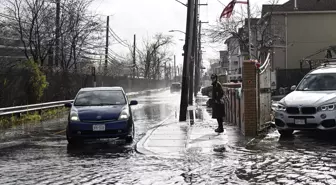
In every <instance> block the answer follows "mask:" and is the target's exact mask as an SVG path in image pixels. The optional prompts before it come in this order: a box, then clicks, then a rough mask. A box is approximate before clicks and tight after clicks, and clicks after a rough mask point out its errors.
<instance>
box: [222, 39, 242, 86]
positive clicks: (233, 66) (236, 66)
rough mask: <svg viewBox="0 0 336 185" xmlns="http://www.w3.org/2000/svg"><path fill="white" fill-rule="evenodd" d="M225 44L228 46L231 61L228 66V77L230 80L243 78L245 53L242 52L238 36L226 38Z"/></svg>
mask: <svg viewBox="0 0 336 185" xmlns="http://www.w3.org/2000/svg"><path fill="white" fill-rule="evenodd" d="M225 44H226V45H227V48H228V53H229V56H228V61H229V68H228V79H229V80H238V79H241V78H242V73H241V69H242V64H243V63H242V62H243V59H244V57H243V55H242V54H241V50H240V49H241V48H240V46H241V44H240V40H239V38H238V36H232V37H230V38H228V39H226V41H225Z"/></svg>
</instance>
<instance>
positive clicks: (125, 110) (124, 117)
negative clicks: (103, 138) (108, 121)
mask: <svg viewBox="0 0 336 185" xmlns="http://www.w3.org/2000/svg"><path fill="white" fill-rule="evenodd" d="M129 116H130V115H129V109H128V107H127V106H125V107H124V108H123V109H122V111H121V113H120V116H119V118H118V120H128V118H129Z"/></svg>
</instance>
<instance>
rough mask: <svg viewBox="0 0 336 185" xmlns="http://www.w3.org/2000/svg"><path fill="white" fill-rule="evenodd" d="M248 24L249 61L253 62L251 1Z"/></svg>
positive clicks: (248, 3) (248, 9) (248, 2)
mask: <svg viewBox="0 0 336 185" xmlns="http://www.w3.org/2000/svg"><path fill="white" fill-rule="evenodd" d="M247 22H248V36H249V38H248V42H249V43H248V47H249V57H250V58H249V59H250V60H252V48H251V42H252V38H251V10H250V0H247Z"/></svg>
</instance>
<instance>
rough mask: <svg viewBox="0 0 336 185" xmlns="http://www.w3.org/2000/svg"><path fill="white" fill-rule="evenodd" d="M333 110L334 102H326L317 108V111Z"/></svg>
mask: <svg viewBox="0 0 336 185" xmlns="http://www.w3.org/2000/svg"><path fill="white" fill-rule="evenodd" d="M333 110H335V104H334V103H331V104H327V105H322V106H319V107H318V108H317V111H333Z"/></svg>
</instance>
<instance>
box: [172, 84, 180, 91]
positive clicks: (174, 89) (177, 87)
mask: <svg viewBox="0 0 336 185" xmlns="http://www.w3.org/2000/svg"><path fill="white" fill-rule="evenodd" d="M179 91H181V83H179V82H174V83H172V84H171V86H170V92H179Z"/></svg>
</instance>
